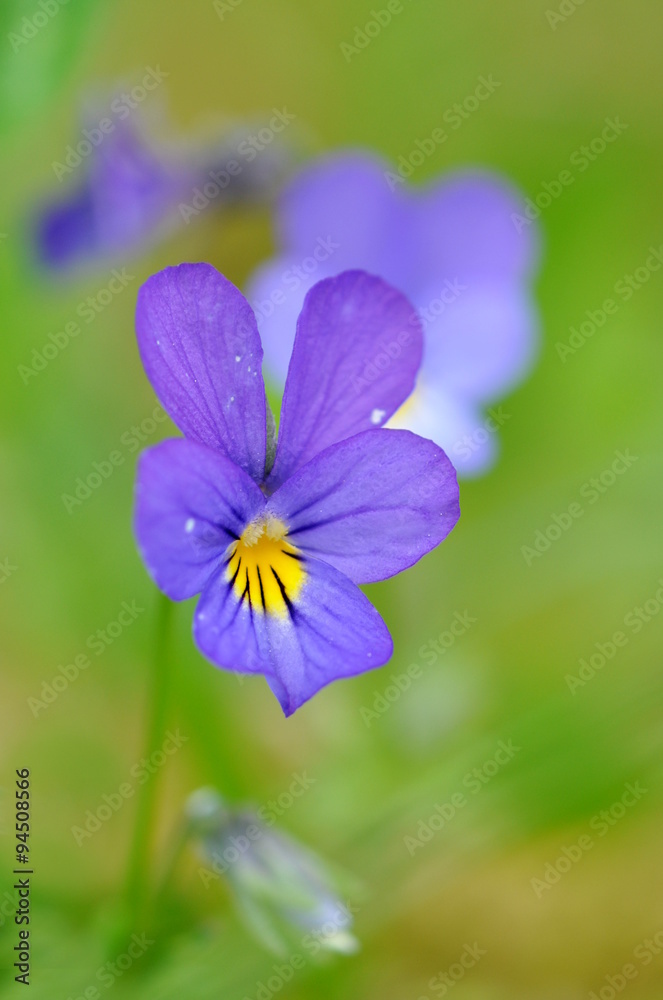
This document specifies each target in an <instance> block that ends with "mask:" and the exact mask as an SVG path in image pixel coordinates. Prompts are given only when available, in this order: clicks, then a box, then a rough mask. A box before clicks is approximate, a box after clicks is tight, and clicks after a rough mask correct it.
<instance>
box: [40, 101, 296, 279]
mask: <svg viewBox="0 0 663 1000" xmlns="http://www.w3.org/2000/svg"><path fill="white" fill-rule="evenodd" d="M112 106H113V105H111V107H112ZM102 123H106V124H105V125H104V128H105V129H107V131H105V130H104V129H102V127H101V125H102ZM248 134H249V133H248V131H247V130H244V129H240V130H237V131H235V132H234V133H233V134H231V135H229V136H228V137H227V138H226V139H224V141H223V142H221V143H217V144H216V146H214V147H213V148H208V149H205V150H197V151H196V150H193V149H186V148H185V147H184V146H180V147H171V148H169V149H166V148H163V147H162V148H159V147H157V146H155V145H152V144H150V143H149V142H147V141H146V139H145V138H144V137H143V135H142V134H141V131H140V129H139V127H138V126H137V125H136V124H134V123H131V122H130V121H129V120H127V119H126V118H119V119H117V118H116V119H115V120H113V119H112V118H111V117H106V118H103V119H100V120H96V121H95V123H94V124H93V125H92V127H91V128H89V129H85V130H83V132H82V133H81V135H82V136H83V138H82V139H81V140H80V141H79V142H78V143H76V145H70V146H69V147H68V150H67V153H66V155H64V156H63V158H62V162H61V163H60V162H59V161H58V162H56V163H54V169H55V171H56V174H57V176H58V180H60V181H64V182H65V183H67V191H66V192H65V194H64V196H63V197H61V198H54V199H53V200H52V202H50V203H46V204H45V205H44V206H43V208H42V209H41V210H40V212H39V213H38V215H37V218H36V220H35V243H36V253H37V257H38V259H39V261H40V262H41V263H42V264H43V265H44V266H45V267H47V268H48V269H49V270H52V271H57V272H59V273H62V272H66V271H69V270H74V269H76V268H78V267H81V266H84V265H89V264H90V263H92V264H99V263H100V262H103V261H104V260H112V259H117V258H118V257H119V256H123V257H126V256H127V255H130V254H135V253H137V252H139V251H141V250H142V249H144V247H145V245H146V244H147V243H149V242H152V241H156V240H157V239H159V238H160V237H164V236H166V235H167V234H168V233H169V232H170V231H171V230H173V229H175V228H176V227H177V226H180V225H182V224H183V223H188V222H190V220H191V219H192V218H193V217H195V216H197V215H199V214H200V212H201V211H203V210H204V209H205V208H206V207H207V206H208V205H214V206H216V207H220V206H226V205H228V204H232V203H236V202H241V201H251V200H254V201H255V200H263V199H265V198H266V197H267V196H269V195H271V194H272V193H273V191H274V188H275V183H276V181H277V180H280V179H281V176H282V174H283V171H284V167H285V163H286V156H285V153H284V150H283V149H282V148H281V147H280V146H279V144H278V143H275V144H274V146H273V147H271V148H264V149H262V150H261V151H258V150H256V149H255V148H254V147H253V146H251V145H250V144H249V142H248V140H247V135H248Z"/></svg>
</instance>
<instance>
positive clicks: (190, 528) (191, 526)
mask: <svg viewBox="0 0 663 1000" xmlns="http://www.w3.org/2000/svg"><path fill="white" fill-rule="evenodd" d="M195 527H196V522H195V520H194V518H193V517H190V518H188V519H187V522H186V524H185V525H184V530H185V531H186V533H187V535H190V534H191V532H192V531H193V529H194V528H195Z"/></svg>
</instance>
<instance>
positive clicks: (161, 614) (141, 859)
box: [122, 594, 172, 937]
mask: <svg viewBox="0 0 663 1000" xmlns="http://www.w3.org/2000/svg"><path fill="white" fill-rule="evenodd" d="M171 612H172V602H171V601H170V600H169V599H168V598H167V597H165V596H164V595H163V594H159V595H158V600H157V607H156V621H155V632H154V645H153V653H152V664H151V678H150V687H149V695H148V697H149V709H148V710H149V723H148V727H147V732H146V738H145V752H144V757H145V758H147V759H149V758H150V757H151V755H152V754H153V753H154V751H155V750H158V749H160V747H161V744H162V743H163V741H164V738H165V728H166V719H167V711H168V699H169V688H170V679H171V678H170V675H171V670H172V666H171V663H170V657H169V655H168V634H169V626H170V620H171ZM159 776H160V770H157V771H156V772H155V773H154V774H151V776H150V778H149V780H148V781H146V782H145V784H144V785H143V786H142V787H141V789H140V794H139V796H138V802H137V808H136V822H135V827H134V835H133V842H132V845H131V853H130V855H129V865H128V869H127V878H126V885H125V890H124V908H123V909H124V920H123V929H122V935H123V936H126V937H129V936H130V934H131V932H132V931H143V930H146V929H147V923H148V922H149V916H150V907H149V894H150V871H151V868H152V866H151V864H150V851H151V848H152V839H153V824H154V818H155V806H156V801H157V790H158V782H159Z"/></svg>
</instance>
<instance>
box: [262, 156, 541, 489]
mask: <svg viewBox="0 0 663 1000" xmlns="http://www.w3.org/2000/svg"><path fill="white" fill-rule="evenodd" d="M518 213H522V199H520V198H519V196H518V193H517V191H515V190H514V189H513V188H512V187H510V186H509V185H508V184H507V183H506V182H505V181H503V180H501V179H500V178H498V177H496V176H494V175H491V174H489V173H456V174H452V175H450V176H448V177H446V178H444V179H443V180H438V181H434V182H433V183H432V184H429V185H428V186H426V187H423V188H419V189H415V188H408V187H407V186H406V185H405V182H404V181H403V179H402V177H401V176H400V175H399V174H397V173H395V172H393V170H392V169H390V167H389V165H388V164H387V163H385V162H383V161H382V160H380V159H378V158H377V157H375V156H373V155H371V154H369V153H362V152H349V153H343V154H337V155H333V156H329V157H325V158H323V159H321V160H319V161H318V162H316V163H314V164H313V165H311V166H309V167H307V168H305V169H304V170H303V171H301V173H299V174H298V175H297V176H296V177H295V178H294V179H293V180H291V181H290V183H289V184H288V186H287V188H286V190H285V191H284V192H283V193H282V195H281V197H280V203H279V206H278V211H277V246H278V251H277V255H276V257H275V258H273V259H272V260H271V261H269V262H268V263H266V264H264V265H263V266H261V267H260V268H259V269H258V271H257V272H256V273H255V274H254V276H253V279H252V280H251V281H250V282H249V286H248V298H249V300H250V301H251V303H252V305H253V308H254V310H255V312H256V316H257V318H258V325H259V328H260V332H261V336H262V340H263V345H264V349H265V364H266V371H267V375H268V377H269V376H270V375H271V376H272V378H273V379H275V380H276V381H277V382H278V383H280V385H282V384H283V382H284V379H285V373H286V370H287V364H288V358H289V356H290V351H291V348H292V340H293V331H294V329H295V319H296V317H297V314H298V313H299V310H300V308H301V304H302V301H303V299H304V296H305V294H306V292H307V291H308V289H309V288H310V287H311V285H312V284H314V283H315V282H316V281H319V280H320V279H321V278H324V277H327V276H329V275H333V274H338V273H339V272H340V271H344V270H347V269H349V268H362V269H364V270H367V271H369V272H371V273H372V274H376V275H379V276H380V277H382V278H384V280H385V281H388V282H389V283H390V284H392V285H394V287H396V288H398V289H400V290H401V291H402V292H404V293H405V294H406V295H407V296H408V298H409V299H410V301H411V302H412V303H413V305H414V306H415V308H416V310H417V312H418V314H419V316H420V319H421V321H422V325H423V328H424V335H425V347H424V359H423V365H422V368H421V372H420V376H419V380H418V383H417V388H416V390H415V392H414V393H413V395H412V396H411V397H410V398H409V399H408V401H407V403H406V404H405V406H404V407H403V408H402V409H401V410H400V411H399V412H398V413H397V414H396V416H395V418H394V419H393V420H392V421H391V423H390V426H394V427H406V428H409V429H410V430H412V431H414V432H415V433H417V434H421V435H422V436H424V437H428V438H431V439H432V440H433V441H435V442H437V443H438V444H439V445H441V446H442V447H443V448H444V449H445V451H446V452H447V454H448V455H449V457H450V458H451V459H452V461H453V463H454V465H455V466H456V468H457V470H458V471H459V474H461V475H464V476H476V475H479V474H481V473H483V472H485V471H487V470H488V469H489V468H490V467H491V465H492V464H493V462H494V461H495V458H496V454H497V444H496V436H497V435H496V433H495V431H496V430H497V427H498V426H499V424H500V422H501V420H503V419H505V418H503V417H501V415H500V414H499V412H498V414H497V415H496V416H495V417H493V416H491V415H488V417H486V416H485V415H484V411H485V408H486V406H488V405H490V404H492V403H495V402H497V401H498V400H499V399H500V398H501V397H502V396H503V395H504V394H505V393H507V392H509V391H510V390H511V389H513V388H514V387H515V386H516V385H517V384H518V383H519V382H520V381H521V380H522V379H523V378H524V377H525V375H527V373H528V372H529V371H530V370H531V368H532V365H533V362H534V359H535V357H536V354H537V348H538V326H539V322H538V314H537V310H536V307H535V304H534V300H533V295H532V288H531V284H532V277H533V274H534V271H535V269H536V264H537V257H538V252H537V251H538V233H537V231H536V229H535V227H534V226H532V225H527V226H522V225H520V226H516V225H515V223H514V220H513V218H512V216H514V215H515V214H518ZM519 217H521V216H519ZM397 351H398V344H394V345H392V353H396V352H397ZM388 363H389V357H388V356H387V355H385V357H384V358H379V359H377V358H369V357H367V358H366V368H365V372H364V377H365V379H367V380H370V379H371V378H374V377H375V375H376V371H377V369H378V367H379V365H380V364H385V365H386V364H388Z"/></svg>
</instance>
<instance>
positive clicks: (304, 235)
mask: <svg viewBox="0 0 663 1000" xmlns="http://www.w3.org/2000/svg"><path fill="white" fill-rule="evenodd" d="M388 169H389V165H388V164H387V163H386V162H384V161H383V160H382V159H380V158H378V157H376V156H374V155H373V154H370V153H364V152H351V153H340V154H338V155H335V156H328V157H324V158H322V159H320V160H318V161H316V162H315V163H313V164H311V165H309V166H307V167H305V168H304V169H303V170H302V171H301V172H300V173H299V174H298V175H297V176H296V177H294V179H293V180H292V181H291V183H290V184H289V185H288V187H287V188H286V189H285V191H284V192H283V195H282V196H281V199H280V202H279V206H278V216H277V227H278V232H279V238H280V240H279V242H280V245H281V247H282V248H283V249H284V251H285V253H286V254H287V256H288V258H289V259H290V260H291V261H292V262H293V264H299V266H300V268H301V267H303V266H304V265H303V262H304V260H305V259H306V258H307V257H308V256H311V255H315V251H316V248H319V247H320V246H321V245H323V246H324V245H326V246H328V247H330V248H331V250H330V253H329V256H328V258H326V260H327V263H329V264H330V265H331V267H332V271H333V273H334V274H339V273H340V272H341V271H347V270H353V269H355V268H361V269H362V270H364V271H369V272H371V273H373V274H379V275H380V277H381V278H384V279H385V281H389V282H391V283H392V284H395V285H396V286H397V287H398V288H404V287H405V286H406V285H407V284H408V282H407V275H408V273H409V272H410V268H411V266H412V264H410V263H408V255H407V253H406V252H405V249H404V248H403V247H402V245H401V241H402V237H403V233H404V230H405V227H406V225H407V219H408V211H409V206H407V205H406V203H405V200H404V199H403V197H402V196H401V193H400V192H399V191H396V192H393V191H391V190H390V187H389V184H388V182H387V179H386V173H387V171H388ZM314 259H315V256H314Z"/></svg>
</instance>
